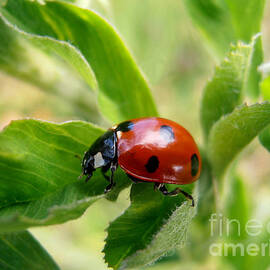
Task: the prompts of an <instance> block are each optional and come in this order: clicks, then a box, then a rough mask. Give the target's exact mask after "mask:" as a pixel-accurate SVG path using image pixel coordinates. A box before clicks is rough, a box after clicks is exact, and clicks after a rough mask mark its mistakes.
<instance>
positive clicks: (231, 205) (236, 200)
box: [223, 169, 253, 269]
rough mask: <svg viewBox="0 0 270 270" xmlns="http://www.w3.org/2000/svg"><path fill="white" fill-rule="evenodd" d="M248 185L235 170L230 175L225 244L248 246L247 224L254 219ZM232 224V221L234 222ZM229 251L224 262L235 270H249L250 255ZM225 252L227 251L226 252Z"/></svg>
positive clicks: (226, 206)
mask: <svg viewBox="0 0 270 270" xmlns="http://www.w3.org/2000/svg"><path fill="white" fill-rule="evenodd" d="M247 186H248V184H247V183H245V181H244V179H242V178H241V176H239V175H237V174H236V172H235V171H234V169H232V172H231V173H230V175H229V182H228V187H229V188H228V191H227V196H226V199H225V215H224V216H225V217H226V220H227V222H228V223H227V224H229V225H227V226H228V227H227V228H226V233H224V234H223V236H224V239H223V241H224V243H233V244H235V245H236V244H240V245H241V244H242V245H244V246H245V245H247V240H248V238H249V234H248V233H247V231H246V224H247V222H248V221H249V220H250V219H251V217H252V214H253V213H252V212H253V211H252V210H253V209H252V206H253V203H252V196H251V195H252V194H250V192H249V191H248V188H247ZM232 220H233V222H231V223H230V221H232ZM227 249H228V255H227V256H224V260H226V261H227V263H230V264H231V265H232V266H234V268H235V269H248V268H249V262H248V261H249V258H248V257H249V255H248V254H245V256H235V254H233V251H232V249H230V248H227ZM224 252H225V251H224Z"/></svg>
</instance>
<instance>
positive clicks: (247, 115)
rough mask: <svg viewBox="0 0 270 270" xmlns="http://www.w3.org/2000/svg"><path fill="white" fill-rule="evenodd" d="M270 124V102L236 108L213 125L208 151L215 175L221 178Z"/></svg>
mask: <svg viewBox="0 0 270 270" xmlns="http://www.w3.org/2000/svg"><path fill="white" fill-rule="evenodd" d="M268 124H270V104H269V103H268V102H265V103H262V104H254V105H251V106H246V105H244V106H242V107H239V108H236V109H235V110H234V111H233V112H232V113H231V114H229V115H227V116H225V117H223V118H221V119H220V120H219V121H218V122H216V124H215V125H214V126H213V128H212V130H211V133H210V137H209V147H208V153H209V158H210V160H211V163H212V166H213V171H214V174H215V176H217V177H218V178H220V177H221V176H222V175H223V174H224V172H225V170H226V168H227V166H228V165H229V164H230V162H231V161H232V160H233V158H234V157H235V156H236V155H237V154H238V153H239V152H240V151H241V150H242V149H243V148H244V147H245V146H246V145H248V144H249V143H250V142H251V140H252V139H254V138H255V137H256V136H257V135H258V134H259V133H260V132H261V131H262V130H263V129H264V128H265V127H266V126H267V125H268Z"/></svg>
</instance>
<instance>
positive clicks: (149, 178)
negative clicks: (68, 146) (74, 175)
mask: <svg viewBox="0 0 270 270" xmlns="http://www.w3.org/2000/svg"><path fill="white" fill-rule="evenodd" d="M118 165H119V166H120V167H121V168H122V169H123V170H124V171H125V172H126V174H127V176H128V177H129V178H130V179H131V180H132V181H134V182H138V181H143V182H154V187H155V189H158V190H160V191H161V192H162V193H163V194H164V195H171V196H173V195H177V194H178V193H180V192H181V193H182V194H184V195H185V196H186V198H188V199H191V200H192V205H194V200H193V198H192V196H191V195H189V194H188V193H186V192H185V191H183V190H181V189H180V188H176V189H175V190H173V191H171V192H169V191H168V190H167V188H166V186H165V183H168V184H180V185H182V184H189V183H192V182H194V181H195V180H196V179H198V177H199V176H200V171H201V158H200V153H199V150H198V147H197V145H196V143H195V141H194V139H193V138H192V136H191V135H190V133H189V132H188V131H187V130H186V129H185V128H183V127H182V126H180V125H179V124H177V123H175V122H173V121H171V120H167V119H163V118H157V117H151V118H138V119H133V120H129V121H125V122H122V123H120V124H119V125H116V126H114V127H112V128H110V129H109V130H108V131H107V132H106V133H104V134H103V135H102V136H100V137H99V138H98V139H97V140H96V141H95V142H94V143H93V144H92V146H91V147H90V149H89V150H88V151H87V152H86V153H85V155H84V158H83V161H82V169H83V173H82V175H87V178H86V181H88V180H89V179H90V178H91V176H92V174H93V171H95V170H96V169H97V168H101V170H102V173H103V175H104V177H105V178H106V179H107V180H108V181H109V182H110V184H109V185H108V186H107V187H106V189H105V193H107V192H108V191H110V190H111V189H112V187H113V186H114V185H115V183H114V181H113V176H114V172H115V170H116V169H117V166H118ZM109 169H110V170H111V176H110V177H109V176H107V175H106V174H105V173H106V172H107V171H108V170H109Z"/></svg>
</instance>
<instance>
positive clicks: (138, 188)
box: [103, 183, 196, 269]
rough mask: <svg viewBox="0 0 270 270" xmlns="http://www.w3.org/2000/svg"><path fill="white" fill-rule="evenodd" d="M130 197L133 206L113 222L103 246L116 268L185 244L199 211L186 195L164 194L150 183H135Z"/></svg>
mask: <svg viewBox="0 0 270 270" xmlns="http://www.w3.org/2000/svg"><path fill="white" fill-rule="evenodd" d="M130 197H131V205H130V207H129V208H128V209H127V210H126V211H125V213H124V214H123V215H122V216H120V217H118V218H117V219H116V220H115V221H114V222H112V223H111V224H110V226H109V228H108V236H107V238H106V245H105V248H104V250H103V252H104V253H105V261H106V262H107V263H108V265H109V266H110V267H113V268H114V269H118V268H120V269H124V268H126V267H128V268H134V267H139V266H143V265H147V264H149V263H153V262H154V261H156V260H157V259H158V258H160V257H161V256H164V255H166V254H167V253H168V252H169V251H171V250H173V249H175V248H176V247H181V246H184V244H185V243H186V237H187V230H188V227H189V224H190V222H191V219H192V218H193V216H194V215H195V212H196V207H191V206H190V202H185V203H183V201H184V200H185V199H184V198H183V196H176V197H165V196H164V195H162V194H161V193H160V192H155V191H154V190H153V186H152V185H149V183H138V184H134V185H133V186H132V189H131V195H130Z"/></svg>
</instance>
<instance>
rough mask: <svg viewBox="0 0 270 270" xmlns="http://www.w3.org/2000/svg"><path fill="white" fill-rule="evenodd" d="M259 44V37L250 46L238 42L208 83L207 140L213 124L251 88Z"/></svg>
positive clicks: (205, 106) (205, 100)
mask: <svg viewBox="0 0 270 270" xmlns="http://www.w3.org/2000/svg"><path fill="white" fill-rule="evenodd" d="M258 42H260V37H259V36H255V37H254V38H253V41H252V42H251V43H250V44H244V43H242V42H238V44H237V45H236V46H232V47H231V50H230V52H229V53H228V55H227V57H226V58H225V59H224V60H223V61H222V63H221V64H220V66H217V67H216V70H215V74H214V76H213V78H212V79H211V80H210V81H209V82H208V83H207V85H206V87H205V89H204V93H203V98H202V104H201V123H202V127H203V130H204V135H205V138H206V139H207V138H208V135H209V132H210V130H211V128H212V126H213V124H214V123H215V122H216V121H217V120H218V119H220V117H221V116H223V115H226V114H228V113H230V112H232V111H233V109H234V108H235V107H236V106H237V105H239V104H240V103H241V100H242V99H243V96H244V94H245V90H247V87H248V85H249V79H250V74H251V72H252V71H253V69H254V65H255V66H256V65H257V62H256V61H255V59H256V58H254V57H253V56H254V50H255V47H256V46H257V45H256V44H257V43H258ZM254 61H255V62H254Z"/></svg>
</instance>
